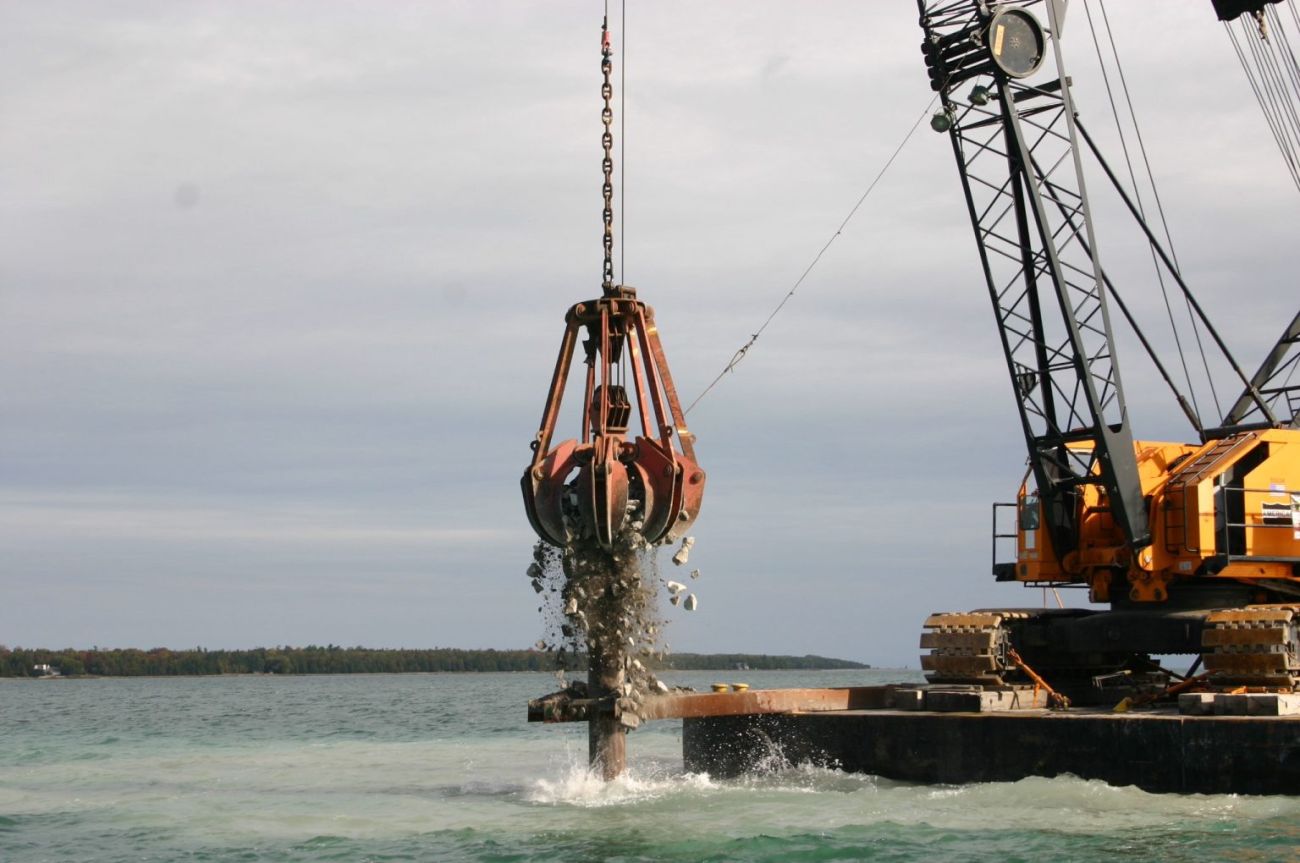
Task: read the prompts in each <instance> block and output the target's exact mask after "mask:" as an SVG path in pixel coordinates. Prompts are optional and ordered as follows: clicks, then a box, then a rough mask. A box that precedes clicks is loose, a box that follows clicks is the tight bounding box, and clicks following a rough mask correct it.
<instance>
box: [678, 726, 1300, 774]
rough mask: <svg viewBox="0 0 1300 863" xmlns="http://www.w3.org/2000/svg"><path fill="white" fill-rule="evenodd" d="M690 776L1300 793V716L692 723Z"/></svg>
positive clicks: (687, 739) (687, 746)
mask: <svg viewBox="0 0 1300 863" xmlns="http://www.w3.org/2000/svg"><path fill="white" fill-rule="evenodd" d="M682 756H683V761H684V763H685V767H686V770H688V771H690V772H697V773H708V774H709V775H711V776H716V777H730V776H737V775H740V774H743V773H747V772H753V771H755V770H762V769H764V767H765V766H767V765H771V764H772V763H774V762H775V763H781V764H801V763H812V764H817V765H822V766H827V767H834V768H837V769H841V770H844V771H846V772H850V773H867V774H873V775H878V776H882V777H885V778H888V779H894V780H901V781H908V782H917V783H938V784H964V783H971V782H1013V781H1016V780H1019V779H1024V778H1026V777H1029V776H1046V777H1052V776H1060V775H1064V774H1070V775H1073V776H1077V777H1080V778H1083V779H1099V780H1102V781H1104V782H1106V783H1108V784H1111V785H1118V786H1124V785H1131V786H1136V787H1138V788H1141V789H1143V790H1146V791H1152V792H1171V793H1181V794H1292V795H1293V794H1300V717H1296V716H1287V717H1267V716H1185V715H1181V714H1179V713H1176V712H1160V713H1113V712H1110V711H1092V710H1072V711H1069V712H1052V711H1046V710H1032V711H1013V712H1001V713H940V712H928V711H912V710H906V711H903V710H881V709H876V710H838V711H833V712H819V713H769V714H763V715H732V716H707V717H686V718H684V719H683V729H682Z"/></svg>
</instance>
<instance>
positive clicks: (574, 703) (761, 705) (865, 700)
mask: <svg viewBox="0 0 1300 863" xmlns="http://www.w3.org/2000/svg"><path fill="white" fill-rule="evenodd" d="M893 688H895V687H886V686H845V687H837V688H834V689H750V690H746V691H744V692H669V693H666V694H663V695H652V696H649V697H648V698H646V700H645V703H644V704H643V705H642V707H641V709H640V710H639V711H638V715H639V716H640V718H641V719H643V720H645V719H686V718H696V717H706V716H753V715H758V714H767V713H825V712H827V711H832V710H879V709H881V708H883V707H884V706H885V693H886V691H887V690H889V689H893ZM613 710H614V704H613V701H612V700H611V699H596V698H571V697H569V696H568V695H566V694H565V693H562V692H557V693H554V694H552V695H547V696H544V697H542V698H535V699H533V700H531V701H529V702H528V721H529V722H586V721H588V720H589V719H591V718H592V716H596V715H601V714H606V713H611V712H613Z"/></svg>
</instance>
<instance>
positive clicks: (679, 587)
mask: <svg viewBox="0 0 1300 863" xmlns="http://www.w3.org/2000/svg"><path fill="white" fill-rule="evenodd" d="M667 587H668V590H669V591H671V592H673V593H681V592H682V591H683V590H685V589H686V585H684V584H682V583H681V582H680V581H670V582H668V584H667Z"/></svg>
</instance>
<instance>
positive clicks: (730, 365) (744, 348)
mask: <svg viewBox="0 0 1300 863" xmlns="http://www.w3.org/2000/svg"><path fill="white" fill-rule="evenodd" d="M938 100H939V97H938V96H935V97H934V98H932V99H931V100H930V101H929V103H927V104H926V106H925V110H923V111H922V112H921V114H920V116H918V117H917V118H916V122H915V123H913V124H912V127H911V128H910V129H908V130H907V134H906V135H904V136H903V140H901V141H899V142H898V146H897V147H895V148H894V152H893V153H892V154H890V156H889V158H888V159H887V160H886V161H885V165H884V167H882V168H881V169H880V172H879V173H878V174H876V177H875V179H873V180H872V181H871V184H870V185H869V186H867V190H866V191H865V192H863V193H862V195H861V197H859V198H858V201H857V203H856V204H854V205H853V208H852V209H851V210H849V214H848V215H847V216H845V217H844V220H843V221H842V222H840V226H839V227H838V228H836V229H835V233H833V234H831V236H830V238H829V239H827V240H826V242H825V243H824V244H823V245H822V247H821V249H820V250H819V251H818V252H817V254H816V255H815V256H813V259H812V262H811V263H810V264H808V266H807V267H806V268H805V269H804V271H803V274H802V275H800V276H799V278H798V279H796V280H795V283H794V286H793V287H791V288H790V290H789V291H787V292H786V294H785V296H784V297H782V298H781V302H779V303H777V304H776V308H774V309H772V312H771V314H769V315H768V316H767V319H766V320H764V321H763V324H762V326H760V327H759V328H758V330H757V331H755V332H754V334H753V335H751V336H750V337H749V340H748V341H746V342H745V343H744V344H743V345H741V346H740V349H739V350H737V351H736V353H735V354H733V355H732V357H731V359H730V360H729V361H728V362H727V364H726V365H725V366H724V367H723V369H722V371H720V372H718V375H717V377H715V378H714V379H713V380H712V381H710V382H709V385H708V386H707V387H705V388H704V390H703V391H702V392H701V393H700V394H699V395H698V396H696V397H695V400H694V401H693V402H691V403H690V405H688V406H687V408H686V410H685V411H683V413H684V414H689V413H690V412H691V411H692V410H693V409H694V408H695V406H696V405H697V404H699V403H700V400H701V399H703V398H704V397H705V396H706V395H708V394H709V392H710V391H711V390H712V389H713V388H714V387H715V386H717V385H718V382H719V381H721V380H722V379H723V378H724V377H726V376H727V373H728V372H731V371H733V370H734V369H735V368H736V366H738V365H740V361H741V360H743V359H744V358H745V356H746V355H747V354H748V353H749V349H750V348H752V347H753V346H754V343H755V342H757V341H758V337H759V336H761V335H762V334H763V331H764V330H766V329H767V326H768V324H770V323H772V319H773V318H775V317H776V316H777V315H778V314H780V312H781V310H782V309H783V308H785V304H786V303H788V302H790V300H791V298H792V297H794V294H795V291H797V290H799V286H800V285H802V284H803V283H804V280H805V279H807V278H808V275H809V274H810V273H811V272H812V271H813V268H815V267H816V266H817V264H818V262H819V261H821V259H822V256H823V255H825V254H826V250H827V249H829V248H830V247H831V244H832V243H834V242H835V240H836V239H837V238H838V237H839V236H840V234H842V233H844V229H845V228H846V227H847V226H848V224H849V222H850V221H852V219H853V217H854V216H855V215H857V212H858V210H859V209H860V208H861V207H862V205H863V204H864V203H866V200H867V198H868V196H870V195H871V193H872V191H873V190H875V188H876V185H877V184H878V183H879V182H880V180H881V179H882V178H883V177H884V176H885V173H886V172H887V171H888V170H889V168H890V166H892V165H893V164H894V160H895V159H897V158H898V154H899V153H901V152H903V148H904V147H905V146H907V142H908V141H910V140H912V135H913V134H915V133H916V130H917V129H918V128H919V127H920V125H921V123H922V122H923V121H924V120H925V118H926V117H928V116H929V115H930V112H931V110H933V108H934V105H935V102H937V101H938Z"/></svg>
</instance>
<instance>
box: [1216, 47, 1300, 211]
mask: <svg viewBox="0 0 1300 863" xmlns="http://www.w3.org/2000/svg"><path fill="white" fill-rule="evenodd" d="M1223 28H1224V31H1225V32H1226V33H1227V34H1228V39H1229V41H1230V42H1231V43H1232V47H1233V50H1234V51H1235V52H1236V54H1237V62H1238V63H1240V64H1241V70H1242V72H1243V73H1244V74H1245V75H1246V80H1247V82H1249V84H1250V89H1251V91H1252V92H1253V93H1254V94H1255V101H1256V102H1257V103H1258V104H1259V109H1260V112H1261V113H1262V114H1263V115H1264V121H1265V123H1266V124H1267V125H1268V128H1269V131H1270V132H1271V133H1272V134H1273V140H1274V142H1275V143H1276V144H1277V147H1278V150H1279V151H1280V152H1281V154H1282V160H1283V161H1284V162H1285V163H1286V167H1287V170H1288V172H1289V173H1290V174H1291V180H1292V182H1294V183H1295V186H1296V188H1297V189H1298V190H1300V160H1297V156H1296V153H1295V151H1294V149H1293V148H1291V147H1289V146H1288V144H1287V140H1286V137H1285V135H1284V132H1283V129H1282V128H1281V126H1280V120H1279V118H1278V117H1276V116H1275V115H1274V112H1273V111H1271V110H1269V105H1270V99H1269V98H1267V96H1266V94H1265V92H1264V82H1263V81H1262V80H1260V79H1259V78H1257V76H1256V73H1255V69H1253V68H1252V67H1251V63H1250V61H1249V60H1248V59H1247V57H1246V50H1245V49H1243V48H1242V47H1241V43H1240V41H1238V39H1237V34H1236V32H1235V31H1234V30H1233V29H1232V25H1231V23H1229V22H1227V21H1225V22H1224V24H1223ZM1243 29H1244V28H1243ZM1254 38H1255V37H1254V36H1252V35H1251V34H1249V33H1247V34H1246V41H1247V44H1248V45H1250V44H1251V43H1252V40H1253V39H1254Z"/></svg>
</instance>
